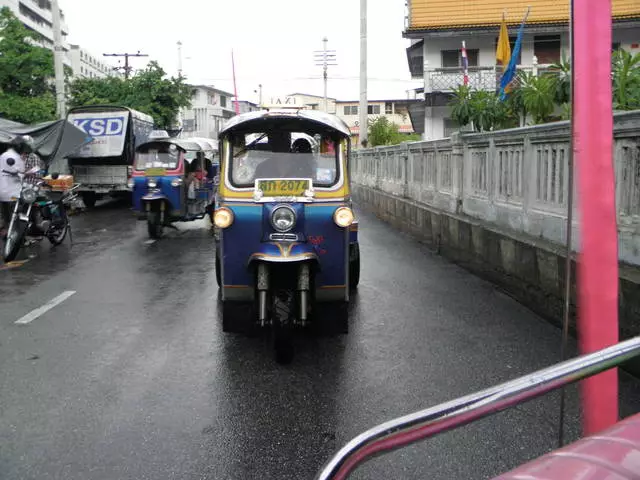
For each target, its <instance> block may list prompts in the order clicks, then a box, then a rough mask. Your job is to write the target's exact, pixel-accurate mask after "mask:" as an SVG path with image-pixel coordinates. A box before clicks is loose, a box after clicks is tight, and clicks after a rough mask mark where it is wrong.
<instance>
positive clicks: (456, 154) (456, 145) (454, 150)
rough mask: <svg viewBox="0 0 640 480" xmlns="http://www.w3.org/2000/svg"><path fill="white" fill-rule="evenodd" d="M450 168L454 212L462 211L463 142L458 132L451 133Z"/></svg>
mask: <svg viewBox="0 0 640 480" xmlns="http://www.w3.org/2000/svg"><path fill="white" fill-rule="evenodd" d="M451 168H453V175H452V176H453V179H452V181H453V185H452V188H451V192H452V193H453V195H454V196H455V199H456V213H462V199H463V197H462V195H463V192H464V142H463V140H462V135H461V134H460V132H453V133H452V134H451Z"/></svg>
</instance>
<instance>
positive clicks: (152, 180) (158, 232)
mask: <svg viewBox="0 0 640 480" xmlns="http://www.w3.org/2000/svg"><path fill="white" fill-rule="evenodd" d="M217 153H218V148H217V144H216V142H215V140H209V139H202V138H155V139H152V140H150V141H148V142H146V143H143V144H141V145H140V146H138V148H137V149H136V156H135V162H134V170H133V175H132V178H131V181H130V188H131V189H132V192H133V195H132V196H133V206H134V209H135V210H137V211H138V212H139V213H140V214H141V216H142V217H143V218H146V220H147V225H148V231H149V236H150V237H151V238H154V239H156V238H160V237H161V236H162V233H163V229H164V227H165V226H170V225H171V224H172V223H173V222H178V221H193V220H197V219H201V218H204V216H205V215H207V214H210V213H211V211H212V207H213V203H214V197H215V190H216V182H215V178H216V176H217V171H218V168H219V161H218V155H217Z"/></svg>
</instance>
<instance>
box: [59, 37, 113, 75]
mask: <svg viewBox="0 0 640 480" xmlns="http://www.w3.org/2000/svg"><path fill="white" fill-rule="evenodd" d="M69 59H70V60H71V69H72V70H73V76H74V78H104V77H110V76H121V75H122V74H121V73H120V72H118V71H117V70H114V67H113V66H112V65H109V64H108V63H106V62H104V61H103V60H102V59H101V58H100V57H96V56H94V55H92V54H91V53H90V52H87V51H86V50H85V49H84V48H81V47H80V46H79V45H70V50H69Z"/></svg>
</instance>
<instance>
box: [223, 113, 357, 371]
mask: <svg viewBox="0 0 640 480" xmlns="http://www.w3.org/2000/svg"><path fill="white" fill-rule="evenodd" d="M220 137H221V152H220V186H219V191H218V197H217V200H216V210H215V212H214V215H213V217H214V219H213V220H214V225H215V227H216V230H217V231H216V279H217V282H218V285H219V288H220V307H221V314H222V321H223V329H224V330H225V331H230V330H237V329H239V328H243V327H246V326H247V325H242V323H243V322H244V321H245V320H246V319H250V320H251V322H252V324H257V325H258V326H262V327H271V330H272V332H273V338H274V346H275V353H276V359H277V360H278V361H279V362H281V363H287V362H289V361H291V359H292V357H293V343H292V329H293V328H294V326H306V325H316V326H320V325H322V324H325V323H326V322H332V323H333V322H336V321H337V322H339V323H342V325H343V327H342V330H343V331H344V327H345V326H346V322H347V315H348V302H349V293H350V288H351V289H353V288H355V287H356V286H357V284H358V280H359V276H360V254H359V247H358V239H357V231H358V224H357V222H356V219H355V215H354V213H353V210H352V209H351V191H350V184H349V153H350V132H349V127H348V126H347V125H346V124H345V123H344V122H343V121H342V120H340V119H339V118H338V117H335V116H333V115H329V114H326V113H323V112H318V111H314V110H294V111H291V110H278V111H273V110H272V111H259V112H250V113H246V114H242V115H238V116H236V117H233V118H231V119H230V120H229V122H228V123H227V125H226V126H225V128H224V129H223V130H222V131H221V132H220Z"/></svg>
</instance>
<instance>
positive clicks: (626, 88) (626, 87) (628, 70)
mask: <svg viewBox="0 0 640 480" xmlns="http://www.w3.org/2000/svg"><path fill="white" fill-rule="evenodd" d="M612 63H613V108H615V109H616V110H635V109H640V53H636V54H635V55H632V54H631V53H629V52H627V51H625V50H622V49H619V50H616V51H615V52H614V53H613V57H612Z"/></svg>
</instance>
